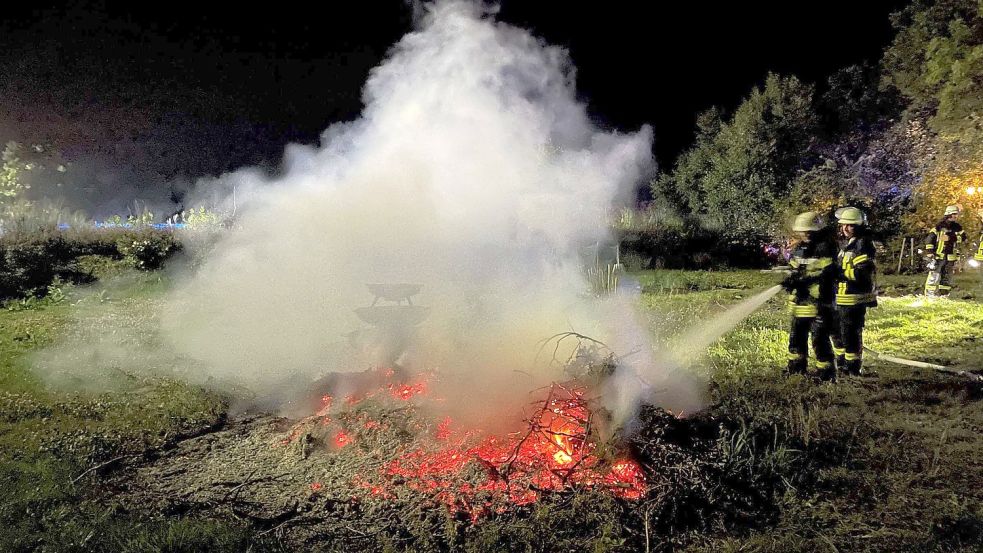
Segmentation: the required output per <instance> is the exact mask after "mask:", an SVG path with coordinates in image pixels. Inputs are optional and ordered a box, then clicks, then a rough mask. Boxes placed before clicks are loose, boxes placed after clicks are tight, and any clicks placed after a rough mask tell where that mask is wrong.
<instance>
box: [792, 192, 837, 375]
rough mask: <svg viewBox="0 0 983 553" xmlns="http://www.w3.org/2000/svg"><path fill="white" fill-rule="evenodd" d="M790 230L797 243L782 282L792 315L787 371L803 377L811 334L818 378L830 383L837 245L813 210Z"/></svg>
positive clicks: (803, 215) (834, 370) (797, 218)
mask: <svg viewBox="0 0 983 553" xmlns="http://www.w3.org/2000/svg"><path fill="white" fill-rule="evenodd" d="M792 230H793V231H794V232H795V233H796V234H797V235H798V237H799V239H800V240H799V243H798V244H797V245H796V247H795V249H794V250H793V251H792V258H791V259H790V260H789V265H790V266H791V268H792V272H791V273H790V274H789V275H788V277H786V278H785V280H784V281H783V282H782V287H783V288H785V290H786V291H788V292H789V305H790V308H791V313H792V325H791V330H790V332H789V341H788V367H787V369H786V372H787V373H788V374H806V367H807V365H808V358H809V335H810V333H811V334H812V349H813V350H814V351H815V352H816V368H817V369H818V373H819V378H821V379H823V380H830V381H832V380H835V379H836V368H835V367H834V366H833V345H832V343H831V341H830V340H831V334H832V333H833V332H834V331H835V321H836V317H835V313H834V312H833V294H834V289H835V283H836V264H835V263H836V261H835V258H836V242H835V241H834V240H833V237H832V236H830V234H829V233H828V232H827V231H824V230H823V224H822V221H821V220H820V219H819V216H818V215H817V214H816V213H815V212H812V211H808V212H806V213H802V214H800V215H799V216H798V217H796V218H795V222H794V223H793V225H792Z"/></svg>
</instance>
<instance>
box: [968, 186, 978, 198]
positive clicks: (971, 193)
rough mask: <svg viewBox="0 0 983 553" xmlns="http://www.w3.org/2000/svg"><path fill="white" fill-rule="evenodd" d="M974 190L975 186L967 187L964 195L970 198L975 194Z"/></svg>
mask: <svg viewBox="0 0 983 553" xmlns="http://www.w3.org/2000/svg"><path fill="white" fill-rule="evenodd" d="M976 188H977V187H975V186H967V187H966V193H967V194H969V195H970V196H972V195H973V194H976Z"/></svg>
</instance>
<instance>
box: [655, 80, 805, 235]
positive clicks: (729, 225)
mask: <svg viewBox="0 0 983 553" xmlns="http://www.w3.org/2000/svg"><path fill="white" fill-rule="evenodd" d="M699 124H700V129H699V133H698V135H697V138H696V143H695V144H694V146H693V147H692V148H691V149H690V150H688V151H687V152H685V153H684V154H683V155H682V156H681V157H680V159H679V160H678V162H677V163H676V165H675V167H674V168H673V171H672V173H670V174H668V175H664V176H663V177H662V178H660V179H659V180H658V181H656V183H655V186H654V188H655V190H654V192H655V196H656V197H660V196H662V197H665V196H666V195H667V194H669V193H675V194H676V195H677V196H678V197H682V198H685V199H686V207H687V208H688V209H689V210H690V211H691V212H693V213H697V214H701V215H704V216H707V217H709V218H710V219H713V220H717V221H719V222H720V224H721V228H722V229H723V234H724V236H725V237H726V238H728V239H729V240H732V241H735V242H742V243H745V244H750V243H753V242H755V241H758V240H760V239H762V238H765V237H768V236H771V235H773V234H774V233H775V231H776V229H778V228H780V227H781V226H782V224H783V221H776V220H775V208H776V205H777V204H778V202H779V200H780V199H781V198H784V197H785V196H787V195H788V193H789V191H790V189H791V186H792V182H793V179H794V178H795V176H796V173H797V171H798V170H799V168H800V166H801V163H802V160H803V158H804V156H805V155H806V152H807V151H808V149H809V147H810V145H811V144H812V143H813V141H814V136H815V135H816V132H817V131H818V118H817V116H816V113H815V110H814V108H813V88H812V87H811V86H809V85H806V84H803V83H802V82H800V81H799V80H798V79H797V78H795V77H781V76H778V75H775V74H769V75H768V77H767V78H766V79H765V84H764V87H757V88H755V89H754V90H752V92H751V95H750V96H748V98H747V99H745V100H744V102H742V103H741V105H740V106H739V107H738V108H737V110H736V111H735V112H734V115H733V117H731V118H730V120H728V121H723V120H721V118H720V117H719V113H717V112H708V113H706V114H704V115H703V116H701V118H700V121H699ZM667 191H668V192H667Z"/></svg>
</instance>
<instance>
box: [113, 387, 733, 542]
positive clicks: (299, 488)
mask: <svg viewBox="0 0 983 553" xmlns="http://www.w3.org/2000/svg"><path fill="white" fill-rule="evenodd" d="M336 376H338V377H339V378H340V377H342V376H344V378H357V379H358V380H359V381H360V382H361V383H362V384H363V386H361V387H360V388H359V390H360V391H359V392H357V393H351V394H346V395H343V396H340V397H338V396H334V395H327V394H319V395H317V396H316V397H312V398H311V404H310V406H309V407H308V412H309V413H311V414H310V415H308V416H306V417H304V418H301V419H300V420H297V419H293V420H291V419H285V418H280V417H273V416H259V417H256V418H247V419H240V420H237V421H234V422H230V423H228V424H227V425H226V426H225V427H224V428H222V429H220V430H218V431H216V432H213V433H209V434H205V435H202V436H198V437H195V438H192V439H188V440H185V441H182V442H180V443H178V444H177V446H176V447H175V448H174V449H173V450H170V451H166V452H163V453H161V454H158V455H157V456H156V458H152V459H151V458H147V459H143V460H141V461H139V462H137V463H135V464H134V465H131V466H130V467H129V468H128V469H127V470H124V471H122V473H118V477H117V478H116V479H115V481H114V486H115V490H114V491H115V492H116V493H115V498H117V499H119V500H120V501H121V502H122V505H121V506H122V507H123V508H124V509H133V510H139V511H150V512H153V513H156V514H165V515H193V516H196V517H199V516H206V517H210V518H220V519H222V518H224V519H233V520H238V521H240V522H243V521H244V522H246V523H248V524H249V525H250V526H251V527H253V528H254V529H256V530H258V531H259V533H260V534H261V535H263V536H269V537H270V538H271V539H273V537H274V536H275V537H276V539H277V540H279V541H282V542H285V543H288V544H290V545H291V546H302V545H313V544H317V545H318V546H324V545H325V544H329V545H330V544H332V543H334V544H344V543H351V542H352V540H363V541H362V542H361V543H362V544H363V545H364V546H365V547H368V548H376V547H383V546H394V547H395V548H396V549H421V548H422V549H434V548H440V549H444V548H447V547H450V548H458V547H457V546H455V545H454V544H455V543H457V544H458V545H460V540H462V539H465V538H464V537H463V536H466V535H468V534H474V533H475V532H484V531H488V529H489V528H497V529H498V530H495V531H494V532H496V534H495V536H496V537H494V538H491V539H493V540H495V541H496V542H498V541H501V540H503V539H506V538H504V537H503V536H502V535H500V534H501V532H516V531H519V530H520V529H522V528H529V525H530V524H531V523H532V521H533V520H534V519H536V517H538V516H542V513H549V515H548V517H547V519H546V520H545V521H541V522H539V523H535V524H546V525H552V524H556V525H559V526H563V527H565V528H566V529H567V530H566V531H567V532H573V533H574V534H573V535H576V536H577V537H576V540H583V539H593V538H591V537H590V536H592V535H593V534H592V533H596V532H602V533H610V532H611V531H614V530H611V528H616V529H617V530H616V533H620V534H622V537H621V538H619V539H621V540H637V543H641V542H642V541H643V540H645V539H649V538H648V537H647V534H646V533H647V532H659V531H661V530H660V529H665V528H672V529H677V528H679V527H680V517H686V518H687V519H688V520H687V522H686V523H684V524H683V525H684V526H685V525H692V523H694V522H695V524H703V523H704V522H702V521H700V520H697V519H702V518H703V516H702V515H698V516H696V517H694V516H693V515H692V513H693V512H696V511H699V510H700V509H701V508H703V507H706V506H708V505H710V504H712V503H713V502H714V501H716V499H714V496H716V495H718V492H717V490H718V489H719V480H718V472H719V471H718V468H719V466H720V464H719V461H718V460H716V455H715V453H714V451H715V448H714V439H713V437H712V436H710V435H709V434H707V433H706V432H704V431H701V430H699V429H698V428H697V426H698V423H694V422H692V421H688V420H685V419H680V418H677V417H675V416H673V415H671V414H669V413H667V412H665V411H662V410H659V409H656V408H646V409H645V410H644V411H643V413H642V416H641V418H640V424H641V425H642V427H641V428H640V430H639V431H638V432H636V433H635V434H634V435H633V437H631V438H625V437H623V436H620V435H619V434H618V433H611V432H608V431H607V429H606V426H605V425H606V420H605V419H606V417H607V415H606V411H605V410H604V409H603V408H602V407H601V406H600V405H599V404H598V399H597V398H596V397H594V396H593V395H592V393H593V392H592V386H591V385H589V384H588V383H584V382H581V381H578V380H574V381H569V382H564V383H553V384H552V385H549V386H547V387H544V388H542V389H540V390H537V391H535V392H533V393H532V394H531V395H530V401H529V403H528V405H527V406H526V407H525V409H524V412H523V413H522V416H521V417H516V420H517V421H520V422H517V423H515V424H513V425H512V426H511V427H512V428H513V430H512V431H509V432H491V431H485V430H482V429H480V428H473V427H468V426H466V425H464V424H458V423H457V422H456V421H455V420H454V419H452V418H450V417H448V416H447V415H446V414H445V413H442V410H441V406H442V404H444V402H445V400H444V398H442V397H440V393H439V390H440V389H441V386H440V375H439V374H438V373H434V372H431V373H423V374H416V375H412V376H410V377H406V376H404V375H401V374H400V373H399V372H398V371H394V370H388V369H377V370H371V371H366V372H364V373H359V374H357V375H336ZM366 383H371V384H372V385H371V386H365V385H364V384H366ZM694 425H697V426H694ZM605 434H611V437H608V438H605V437H604V435H605ZM701 434H702V437H701ZM578 502H580V503H579V505H580V506H579V507H577V508H575V509H574V508H572V507H570V506H571V505H574V504H578ZM558 507H559V508H558ZM537 513H539V514H537ZM560 513H568V514H570V513H573V515H575V516H573V519H574V520H572V521H571V520H570V519H569V517H568V518H564V516H563V515H561V514H560ZM523 521H525V522H523ZM612 524H613V525H614V526H611V525H612ZM605 525H607V526H605ZM604 528H608V529H607V530H604ZM605 535H607V534H605ZM594 537H596V536H594ZM507 539H508V540H515V539H518V540H523V541H526V542H529V541H530V540H532V541H537V540H541V539H545V538H543V537H542V536H540V535H539V534H538V533H535V532H533V533H531V534H530V536H527V537H512V538H507ZM556 539H557V540H559V539H560V538H559V537H557V538H556ZM571 539H572V540H573V539H574V538H573V537H571ZM605 539H607V538H605ZM547 545H548V544H547Z"/></svg>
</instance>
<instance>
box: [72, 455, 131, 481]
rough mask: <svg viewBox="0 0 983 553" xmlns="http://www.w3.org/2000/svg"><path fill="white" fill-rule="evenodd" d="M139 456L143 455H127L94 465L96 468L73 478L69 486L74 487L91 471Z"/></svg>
mask: <svg viewBox="0 0 983 553" xmlns="http://www.w3.org/2000/svg"><path fill="white" fill-rule="evenodd" d="M141 455H143V454H142V453H128V454H126V455H120V456H119V457H116V458H114V459H110V460H108V461H106V462H105V463H100V464H98V465H96V466H94V467H92V468H90V469H88V470H86V471H85V472H83V473H82V474H80V475H78V476H76V477H75V478H73V479H72V481H71V484H72V485H73V486H74V485H75V483H76V482H78V481H79V480H81V479H82V477H83V476H85V475H86V474H89V473H90V472H92V471H97V470H99V469H102V468H105V467H107V466H109V465H111V464H113V463H116V462H118V461H122V460H123V459H126V458H129V457H139V456H141Z"/></svg>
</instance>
